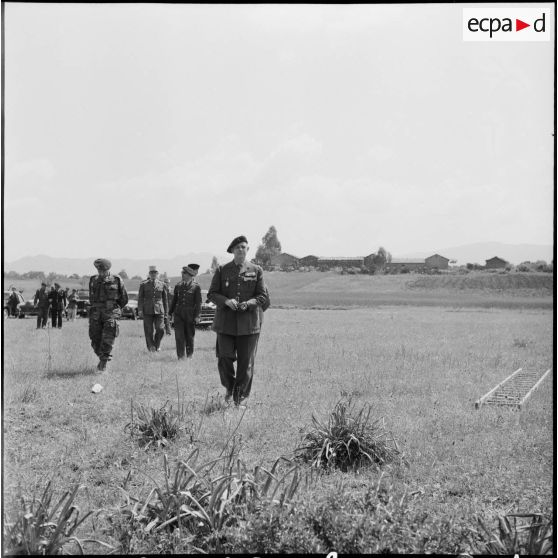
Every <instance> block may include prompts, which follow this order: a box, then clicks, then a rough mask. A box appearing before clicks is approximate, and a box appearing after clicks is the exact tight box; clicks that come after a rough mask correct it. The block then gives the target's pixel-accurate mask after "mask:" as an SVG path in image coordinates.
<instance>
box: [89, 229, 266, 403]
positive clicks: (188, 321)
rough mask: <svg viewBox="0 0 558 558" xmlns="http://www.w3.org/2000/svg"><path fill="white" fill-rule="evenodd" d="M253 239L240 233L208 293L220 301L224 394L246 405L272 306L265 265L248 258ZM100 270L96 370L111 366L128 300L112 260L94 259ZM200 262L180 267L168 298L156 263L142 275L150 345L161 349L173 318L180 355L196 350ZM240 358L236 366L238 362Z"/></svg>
mask: <svg viewBox="0 0 558 558" xmlns="http://www.w3.org/2000/svg"><path fill="white" fill-rule="evenodd" d="M248 250H249V247H248V240H247V239H246V237H245V236H238V237H236V238H235V239H234V240H233V241H232V242H231V243H230V244H229V246H228V248H227V252H228V253H230V254H232V255H233V260H232V261H231V262H229V263H227V264H225V265H223V266H219V267H218V268H217V270H216V271H215V273H214V275H213V278H212V281H211V286H210V288H209V291H208V295H207V298H208V299H209V300H210V301H211V302H213V303H214V304H215V305H216V307H217V308H216V313H215V318H214V320H213V325H212V329H213V331H215V333H216V334H217V338H216V356H217V359H218V360H217V367H218V371H219V377H220V380H221V384H222V385H223V386H224V387H225V390H226V393H225V400H226V401H227V402H230V401H231V400H232V401H233V402H234V403H235V405H242V404H243V403H244V402H245V400H246V398H247V397H248V396H249V395H250V391H251V386H252V378H253V373H254V360H255V356H256V351H257V347H258V340H259V336H260V329H261V325H262V321H263V312H264V311H265V310H266V309H267V307H268V306H269V294H268V291H267V288H266V287H265V284H264V279H263V271H262V268H261V267H260V266H258V265H256V264H253V263H251V262H248V261H247V254H248ZM94 266H95V267H96V269H97V275H93V276H92V277H91V278H90V281H89V300H90V303H91V307H90V310H89V337H90V339H91V346H92V347H93V350H94V351H95V354H96V355H97V356H98V358H99V363H98V365H97V370H98V371H99V372H101V373H103V372H106V370H107V365H108V362H109V361H110V360H111V356H112V350H113V346H114V341H115V339H116V337H118V331H119V330H118V320H119V319H120V316H121V312H122V308H123V307H124V306H126V304H127V303H128V293H127V292H126V288H125V286H124V283H123V281H122V279H121V278H120V277H119V276H118V275H112V274H111V273H110V268H111V262H110V261H109V260H107V259H105V258H99V259H97V260H95V262H94ZM198 269H199V265H198V264H188V265H186V266H184V267H183V268H182V270H181V274H182V280H181V281H180V282H179V283H178V284H177V285H175V287H174V292H173V294H172V298H171V302H170V304H169V298H170V290H169V287H168V285H167V284H166V283H165V282H163V281H161V280H160V279H159V278H158V275H159V272H158V270H157V268H156V267H155V266H151V267H150V268H149V277H148V279H146V280H145V281H142V282H141V284H140V287H139V293H138V314H139V317H141V318H143V328H144V333H145V341H146V345H147V349H148V350H149V351H153V352H156V351H159V350H160V345H161V340H162V338H163V336H164V335H165V329H166V328H167V333H170V331H169V330H168V327H169V326H168V324H169V318H170V317H172V319H173V322H174V332H175V341H176V354H177V357H178V359H179V360H182V359H184V358H191V357H192V355H193V353H194V336H195V326H196V324H197V323H199V320H200V313H201V305H202V299H201V289H200V286H199V284H198V283H197V282H196V281H195V280H194V278H195V276H196V275H197V273H198ZM235 361H237V364H236V370H235V366H234V362H235Z"/></svg>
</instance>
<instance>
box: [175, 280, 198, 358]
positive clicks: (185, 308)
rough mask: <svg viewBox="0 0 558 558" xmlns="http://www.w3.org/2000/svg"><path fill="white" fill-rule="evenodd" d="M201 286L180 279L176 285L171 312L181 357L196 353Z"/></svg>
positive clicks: (178, 352)
mask: <svg viewBox="0 0 558 558" xmlns="http://www.w3.org/2000/svg"><path fill="white" fill-rule="evenodd" d="M201 305H202V299H201V288H200V286H199V285H198V284H197V283H195V282H194V281H188V282H186V281H180V283H178V284H177V285H176V286H175V287H174V294H173V297H172V303H171V307H170V314H172V316H173V321H174V338H175V341H176V354H177V356H178V358H179V359H181V358H184V355H185V354H186V356H187V357H191V356H192V354H193V353H194V336H195V335H196V320H197V319H198V318H199V317H200V314H201Z"/></svg>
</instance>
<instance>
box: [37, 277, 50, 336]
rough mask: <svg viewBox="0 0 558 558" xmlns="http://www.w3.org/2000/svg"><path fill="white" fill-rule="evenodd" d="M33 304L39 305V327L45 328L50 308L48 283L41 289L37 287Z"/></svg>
mask: <svg viewBox="0 0 558 558" xmlns="http://www.w3.org/2000/svg"><path fill="white" fill-rule="evenodd" d="M33 305H34V306H36V307H37V311H38V313H37V329H40V328H45V327H46V325H47V321H48V310H49V307H50V303H49V300H48V291H47V290H46V285H42V286H41V288H40V289H37V292H36V293H35V298H34V299H33Z"/></svg>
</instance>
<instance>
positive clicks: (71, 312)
mask: <svg viewBox="0 0 558 558" xmlns="http://www.w3.org/2000/svg"><path fill="white" fill-rule="evenodd" d="M78 301H79V296H78V294H77V289H72V292H71V293H70V294H69V295H68V306H67V312H66V316H67V318H66V319H67V320H68V321H69V322H73V321H75V319H76V314H77V306H78Z"/></svg>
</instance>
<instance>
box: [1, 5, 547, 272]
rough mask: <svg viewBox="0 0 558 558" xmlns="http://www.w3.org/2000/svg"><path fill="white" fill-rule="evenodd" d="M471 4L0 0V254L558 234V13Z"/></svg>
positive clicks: (528, 238) (363, 246)
mask: <svg viewBox="0 0 558 558" xmlns="http://www.w3.org/2000/svg"><path fill="white" fill-rule="evenodd" d="M513 5H514V6H521V4H513ZM475 6H479V5H477V4H428V3H425V4H411V5H406V4H400V5H379V4H358V5H327V4H322V5H320V4H316V5H298V4H287V5H264V4H261V5H241V4H237V5H225V4H222V5H207V4H197V5H196V4H155V3H153V4H139V3H138V4H134V3H131V4H94V3H90V4H84V3H80V4H46V3H45V4H41V3H11V2H6V3H5V13H4V16H5V17H4V25H5V31H4V41H5V50H4V63H5V80H4V134H5V136H4V138H5V139H4V185H3V186H4V188H3V202H4V204H3V248H4V261H6V262H9V261H13V260H15V259H18V258H20V257H24V256H32V255H37V254H45V255H49V256H53V257H70V258H81V257H117V258H124V257H127V258H149V257H159V258H170V257H173V256H177V255H180V254H186V253H192V252H209V253H214V254H219V255H221V254H224V253H225V250H226V247H227V246H228V244H229V242H230V240H232V238H234V237H236V236H238V235H241V234H243V235H246V236H247V238H248V240H249V243H250V246H251V249H252V254H254V253H255V251H256V249H257V246H258V245H259V243H260V242H261V239H262V237H263V236H264V235H265V233H266V232H267V230H268V229H269V227H270V226H272V225H273V226H275V228H276V229H277V233H278V238H279V240H280V242H281V245H282V248H283V250H284V251H285V252H288V253H290V254H293V255H295V256H298V257H303V256H305V255H308V254H314V255H317V256H322V257H327V256H341V255H345V256H361V255H366V254H370V253H372V252H375V251H376V250H377V249H378V247H380V246H383V247H385V249H386V250H388V251H389V252H390V253H391V254H392V255H394V256H397V255H401V256H403V255H405V254H409V253H412V252H431V251H434V250H436V249H437V248H440V247H447V246H460V245H464V244H469V243H476V242H490V241H495V242H505V243H522V244H523V243H530V244H552V243H553V240H554V231H553V215H554V211H553V200H554V182H553V180H554V179H553V169H554V138H553V136H552V133H553V128H554V121H555V120H554V118H555V115H554V89H553V87H554V83H553V82H554V52H553V49H554V29H553V28H552V29H551V40H550V41H545V42H488V41H486V42H469V41H464V40H463V32H462V25H463V23H462V22H463V8H464V7H475ZM498 6H500V7H502V6H504V7H505V6H506V5H505V4H504V5H501V4H499V5H498ZM528 6H529V7H531V8H532V7H536V6H541V7H544V8H550V9H551V10H552V18H551V21H550V22H547V24H548V25H551V26H553V21H554V5H553V4H552V3H540V4H535V5H533V4H529V5H528ZM483 7H486V5H483Z"/></svg>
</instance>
